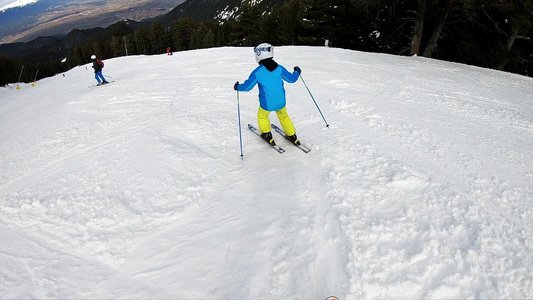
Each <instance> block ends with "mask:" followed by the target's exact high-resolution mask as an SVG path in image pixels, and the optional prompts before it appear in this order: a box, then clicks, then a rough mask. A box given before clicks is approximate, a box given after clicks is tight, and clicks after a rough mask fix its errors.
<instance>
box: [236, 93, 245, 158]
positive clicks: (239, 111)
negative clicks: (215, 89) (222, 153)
mask: <svg viewBox="0 0 533 300" xmlns="http://www.w3.org/2000/svg"><path fill="white" fill-rule="evenodd" d="M237 115H238V116H239V140H240V143H241V160H244V154H243V152H242V130H241V105H240V101H239V91H237Z"/></svg>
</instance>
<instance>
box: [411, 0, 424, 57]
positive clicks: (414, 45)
mask: <svg viewBox="0 0 533 300" xmlns="http://www.w3.org/2000/svg"><path fill="white" fill-rule="evenodd" d="M426 8H427V0H418V11H417V12H416V20H415V27H414V29H413V37H412V38H411V50H410V51H409V54H410V55H415V54H416V55H418V54H419V53H420V44H421V41H422V31H423V30H424V20H425V19H426Z"/></svg>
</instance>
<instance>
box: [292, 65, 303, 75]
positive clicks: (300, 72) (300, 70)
mask: <svg viewBox="0 0 533 300" xmlns="http://www.w3.org/2000/svg"><path fill="white" fill-rule="evenodd" d="M294 72H298V73H299V74H302V69H300V67H294Z"/></svg>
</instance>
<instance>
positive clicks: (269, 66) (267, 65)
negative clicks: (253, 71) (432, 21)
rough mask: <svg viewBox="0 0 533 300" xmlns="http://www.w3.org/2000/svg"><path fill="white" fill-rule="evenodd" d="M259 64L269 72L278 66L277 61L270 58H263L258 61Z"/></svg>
mask: <svg viewBox="0 0 533 300" xmlns="http://www.w3.org/2000/svg"><path fill="white" fill-rule="evenodd" d="M259 64H260V65H263V66H265V68H267V70H269V71H270V72H272V71H274V70H275V69H276V68H277V67H278V63H277V62H275V61H274V59H272V58H267V59H263V60H262V61H260V62H259Z"/></svg>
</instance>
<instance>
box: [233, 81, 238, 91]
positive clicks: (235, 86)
mask: <svg viewBox="0 0 533 300" xmlns="http://www.w3.org/2000/svg"><path fill="white" fill-rule="evenodd" d="M237 86H239V82H238V81H237V82H235V85H234V86H233V89H234V90H237Z"/></svg>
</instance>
